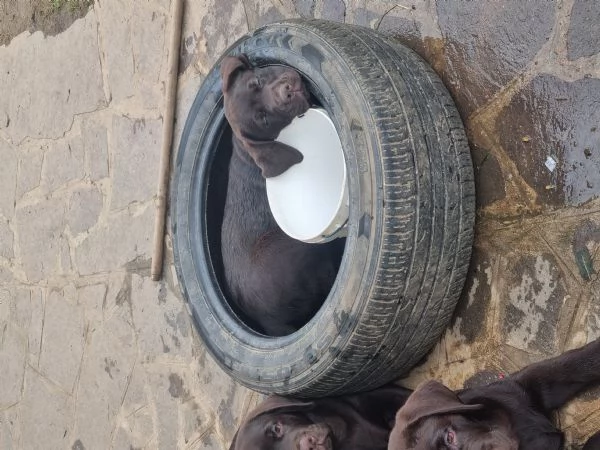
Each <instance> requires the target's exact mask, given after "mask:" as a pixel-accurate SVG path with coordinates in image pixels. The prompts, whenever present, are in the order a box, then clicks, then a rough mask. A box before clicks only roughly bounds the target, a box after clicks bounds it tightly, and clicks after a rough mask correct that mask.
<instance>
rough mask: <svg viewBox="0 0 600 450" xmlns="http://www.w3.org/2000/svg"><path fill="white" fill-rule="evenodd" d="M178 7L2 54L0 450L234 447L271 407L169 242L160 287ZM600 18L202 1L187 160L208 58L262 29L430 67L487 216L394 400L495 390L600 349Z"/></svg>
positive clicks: (70, 27)
mask: <svg viewBox="0 0 600 450" xmlns="http://www.w3.org/2000/svg"><path fill="white" fill-rule="evenodd" d="M36 1H38V2H41V1H42V0H32V2H29V3H32V5H29V4H28V5H25V4H24V3H23V2H8V3H7V2H5V3H6V4H5V5H3V6H2V7H0V20H1V18H2V17H6V15H5V14H8V13H11V14H12V13H14V14H17V15H19V14H21V15H22V17H19V18H18V20H17V18H16V19H15V22H18V21H20V22H19V23H29V21H31V20H33V19H32V15H31V14H30V13H31V10H32V9H31V8H32V7H33V3H35V2H36ZM170 3H171V2H170V1H169V0H144V1H143V2H142V1H133V0H101V1H96V2H93V4H92V5H91V6H90V7H89V11H88V12H87V14H85V15H84V17H83V18H81V19H79V20H76V21H74V22H73V21H68V22H64V21H63V19H64V17H63V15H62V14H63V13H61V12H57V13H56V14H57V15H56V23H55V24H54V25H56V26H55V27H54V28H52V27H48V26H47V25H48V23H47V22H48V21H49V20H51V17H44V18H43V20H44V21H45V24H44V26H42V25H40V27H41V28H43V29H44V30H50V32H51V33H52V34H53V35H52V36H50V35H47V36H44V35H43V34H42V33H41V32H35V33H33V34H30V33H29V32H27V31H26V32H24V33H22V34H20V35H17V36H14V38H13V36H12V35H11V39H12V40H7V41H6V42H7V43H8V45H6V46H2V47H0V67H1V68H2V70H0V86H2V95H0V156H1V157H2V164H0V190H1V192H2V195H0V368H1V373H2V383H1V384H0V449H22V448H23V449H32V450H37V449H47V448H51V449H54V448H67V449H70V450H84V449H85V450H90V449H101V450H104V449H115V450H117V449H118V450H120V449H123V450H132V449H142V448H143V449H150V450H153V449H162V448H178V449H186V450H191V449H211V450H217V449H218V450H222V449H226V448H229V443H230V441H231V439H232V437H233V435H234V433H235V431H236V427H237V425H238V424H239V423H240V421H241V420H242V418H243V416H244V415H245V414H247V412H248V411H250V410H251V409H252V408H253V407H255V406H256V405H257V404H258V403H260V401H262V399H263V398H264V397H263V396H262V395H260V394H257V393H254V392H251V391H249V390H247V389H245V388H244V387H242V386H241V385H239V384H238V383H236V382H235V381H233V380H232V379H231V378H229V377H228V376H226V375H225V374H224V373H223V372H222V370H221V369H220V368H219V366H218V365H217V363H216V362H215V361H214V360H213V359H212V357H211V356H210V354H209V353H208V351H207V349H206V347H205V346H204V345H203V344H202V342H201V341H200V339H199V338H198V335H197V333H196V331H195V328H194V326H193V323H192V321H191V319H190V318H189V317H188V312H187V308H186V305H185V303H184V300H183V298H182V295H181V289H180V287H179V285H178V284H177V281H176V280H175V279H174V267H173V263H172V261H173V255H172V253H171V248H172V244H171V242H170V240H169V239H167V240H166V255H165V267H164V273H165V277H164V278H163V280H161V281H159V282H153V281H151V280H150V261H151V238H152V233H153V224H154V206H155V201H154V198H155V189H156V179H157V174H158V164H159V158H158V155H159V151H160V148H159V147H160V141H161V132H162V117H163V111H162V104H163V95H164V89H165V76H166V72H167V65H166V62H167V52H168V41H169V34H170V27H169V25H168V23H169V20H168V15H169V7H170ZM596 3H597V1H595V2H591V1H590V2H586V1H579V0H569V1H565V2H562V3H554V4H553V5H552V6H550V7H548V5H547V4H546V3H545V2H543V1H542V0H540V1H530V2H517V1H506V2H481V3H478V2H444V1H440V0H438V1H431V0H415V1H413V2H410V3H402V2H401V3H395V2H394V3H390V2H387V1H375V2H365V1H363V0H360V1H359V0H345V1H343V0H277V1H275V0H244V1H230V0H224V1H222V0H203V1H201V2H193V1H187V2H185V13H184V20H183V30H182V43H181V53H180V66H179V80H178V96H177V110H176V112H177V113H176V123H175V130H174V136H175V139H174V149H177V147H178V144H179V139H180V136H181V133H182V129H183V126H184V123H185V119H186V116H187V114H188V111H189V108H190V106H191V104H192V101H193V99H194V97H195V95H196V93H197V91H198V88H199V86H200V85H201V83H202V80H203V79H204V77H205V76H206V74H207V73H208V71H209V70H211V68H212V67H213V64H214V63H215V61H216V60H217V59H218V58H219V57H220V55H221V54H222V53H223V52H224V51H225V50H226V49H227V48H228V47H229V46H230V45H231V44H232V43H233V42H235V41H236V40H237V39H238V38H240V37H241V36H242V35H244V34H245V33H247V32H249V31H251V30H253V29H254V28H256V27H258V26H260V25H262V24H265V23H268V22H271V21H274V20H280V19H282V18H291V17H299V16H305V17H315V18H326V19H331V20H335V21H340V22H341V21H345V22H347V23H351V24H361V25H364V26H369V27H372V28H378V29H379V31H382V32H385V33H386V34H388V35H390V36H392V37H394V38H396V39H398V40H399V41H400V42H402V43H404V44H406V45H408V46H409V47H411V48H413V49H414V50H416V51H417V52H418V53H419V54H420V55H421V56H422V57H423V58H425V59H426V60H427V61H428V62H429V63H430V64H431V65H432V67H433V68H434V70H435V71H437V72H438V73H439V74H440V75H441V77H442V79H443V80H444V81H445V82H446V84H447V86H448V87H449V89H450V91H451V93H452V94H453V96H454V98H455V100H456V102H457V105H458V107H459V110H460V112H461V114H462V117H463V119H464V121H465V126H466V130H467V133H468V137H469V141H470V144H471V150H472V156H473V163H474V173H475V181H476V188H477V203H478V210H477V223H476V240H475V244H474V253H473V258H472V261H471V266H470V270H469V273H468V276H467V282H466V285H465V287H464V290H463V294H462V296H461V298H460V300H459V303H458V306H457V308H456V311H455V313H454V316H453V318H452V321H451V322H450V324H449V326H448V328H447V329H446V330H445V333H444V334H443V336H442V337H441V339H440V341H439V343H438V344H437V345H436V347H435V348H434V349H433V350H432V352H431V353H430V354H429V355H428V356H427V358H426V359H425V361H424V362H423V363H422V364H421V365H419V366H418V367H416V368H415V369H414V370H413V371H412V372H411V373H410V374H409V376H407V377H406V378H404V379H402V380H401V383H402V384H404V385H406V386H408V387H415V386H416V385H418V383H420V382H421V381H423V380H425V379H431V378H435V379H438V380H440V381H442V382H444V383H446V384H447V385H448V386H450V387H452V388H460V387H462V386H463V385H469V386H472V385H478V384H481V383H486V382H490V381H494V380H496V379H498V374H501V373H510V372H513V371H516V370H518V369H520V368H521V367H523V366H525V365H527V364H530V363H532V362H534V361H538V360H539V359H541V358H544V357H546V356H550V355H557V354H559V353H561V352H563V351H565V350H567V349H569V348H573V347H576V346H578V345H582V344H583V343H585V342H589V341H591V340H593V339H596V338H599V337H600V296H599V295H600V294H598V293H599V292H600V284H599V283H600V277H599V276H598V272H599V271H600V199H599V198H598V196H599V195H598V194H599V193H600V191H599V190H598V189H599V186H600V179H599V178H598V173H600V159H599V155H600V153H598V152H599V151H600V140H599V139H600V131H599V128H600V125H599V121H600V117H599V116H598V108H597V107H596V106H597V104H599V103H600V98H598V92H600V85H599V84H598V83H599V81H598V80H599V79H600V69H599V67H600V65H599V64H598V51H599V50H598V42H599V41H598V36H599V34H598V27H597V26H595V24H596V23H597V22H598V20H600V19H598V18H597V17H596V15H597V10H598V8H595V7H594V5H595V4H596ZM11 8H12V9H11ZM6 11H8V13H6ZM80 11H84V12H85V11H87V9H86V10H84V9H81V10H80ZM3 14H4V15H3ZM38 19H40V20H41V18H40V17H38ZM44 27H45V28H44ZM52 30H53V31H52ZM4 68H6V70H4ZM548 155H552V156H555V157H556V168H555V170H554V171H553V172H550V171H548V169H547V168H546V166H545V162H546V158H547V156H548ZM172 158H173V160H175V159H176V151H174V152H173V155H172ZM599 398H600V391H599V390H593V391H591V392H589V393H586V394H585V395H582V396H581V397H580V398H579V399H578V400H577V401H574V402H573V403H572V404H570V405H569V406H568V407H567V408H564V409H563V410H562V411H561V412H560V417H559V418H560V421H559V422H560V426H561V428H562V429H563V430H564V431H565V433H566V436H567V442H568V443H569V444H571V443H572V444H575V445H579V444H581V443H582V442H583V441H584V440H585V438H586V437H587V436H589V435H591V434H592V433H593V432H595V431H597V430H598V429H600V400H599Z"/></svg>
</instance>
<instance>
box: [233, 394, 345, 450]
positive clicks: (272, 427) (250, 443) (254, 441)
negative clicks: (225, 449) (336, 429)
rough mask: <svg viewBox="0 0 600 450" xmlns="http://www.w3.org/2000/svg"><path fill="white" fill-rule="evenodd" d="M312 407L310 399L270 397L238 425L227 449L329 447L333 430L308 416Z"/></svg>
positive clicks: (326, 449) (321, 449) (311, 449)
mask: <svg viewBox="0 0 600 450" xmlns="http://www.w3.org/2000/svg"><path fill="white" fill-rule="evenodd" d="M313 408H314V403H313V402H302V401H296V400H291V399H287V398H284V397H279V396H276V395H274V396H271V397H269V398H268V399H267V400H266V401H264V402H263V403H262V404H261V405H260V406H259V407H258V408H257V409H256V410H254V411H253V412H252V414H251V415H250V417H249V418H248V419H247V420H246V421H245V422H244V423H243V424H242V425H241V426H240V428H239V430H238V431H237V433H236V434H235V436H234V438H233V442H232V443H231V446H230V448H229V450H333V448H334V447H333V446H334V440H335V438H334V435H333V432H332V430H331V428H330V426H329V425H328V424H326V423H315V422H314V421H313V420H312V419H311V418H310V417H309V414H308V413H309V412H310V411H311V410H313Z"/></svg>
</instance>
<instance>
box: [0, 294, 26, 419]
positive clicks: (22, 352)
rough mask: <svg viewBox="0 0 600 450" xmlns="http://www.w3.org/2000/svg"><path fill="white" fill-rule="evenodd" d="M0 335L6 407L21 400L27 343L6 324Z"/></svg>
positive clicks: (1, 401)
mask: <svg viewBox="0 0 600 450" xmlns="http://www.w3.org/2000/svg"><path fill="white" fill-rule="evenodd" d="M0 296H1V294H0ZM0 336H1V338H0V367H2V383H1V384H0V409H5V408H8V407H10V406H12V405H16V404H17V403H18V402H19V400H21V396H22V394H23V376H24V373H25V356H26V344H27V343H26V342H25V340H24V339H23V337H22V335H21V334H19V333H18V332H17V330H16V329H15V328H14V327H12V326H5V327H4V329H3V330H2V331H1V332H0Z"/></svg>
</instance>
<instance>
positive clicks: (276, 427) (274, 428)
mask: <svg viewBox="0 0 600 450" xmlns="http://www.w3.org/2000/svg"><path fill="white" fill-rule="evenodd" d="M269 434H270V435H271V436H273V437H274V438H280V437H281V436H282V435H283V427H282V426H281V424H280V423H274V424H272V425H271V426H270V428H269Z"/></svg>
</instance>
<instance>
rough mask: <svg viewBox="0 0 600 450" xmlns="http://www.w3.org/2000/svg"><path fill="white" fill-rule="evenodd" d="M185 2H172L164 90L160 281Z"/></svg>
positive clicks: (157, 252)
mask: <svg viewBox="0 0 600 450" xmlns="http://www.w3.org/2000/svg"><path fill="white" fill-rule="evenodd" d="M182 18H183V0H171V42H170V44H171V45H170V46H169V54H168V58H167V65H168V72H167V83H166V90H165V106H164V115H163V133H162V147H161V153H160V167H159V175H158V194H157V197H156V216H155V220H154V251H153V253H152V266H151V269H150V276H151V277H152V280H154V281H157V280H159V279H160V277H161V275H162V269H163V249H164V234H165V219H166V214H167V194H168V192H169V170H170V165H171V145H172V143H173V118H174V116H175V105H176V104H177V78H178V75H179V46H180V42H181V22H182Z"/></svg>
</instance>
